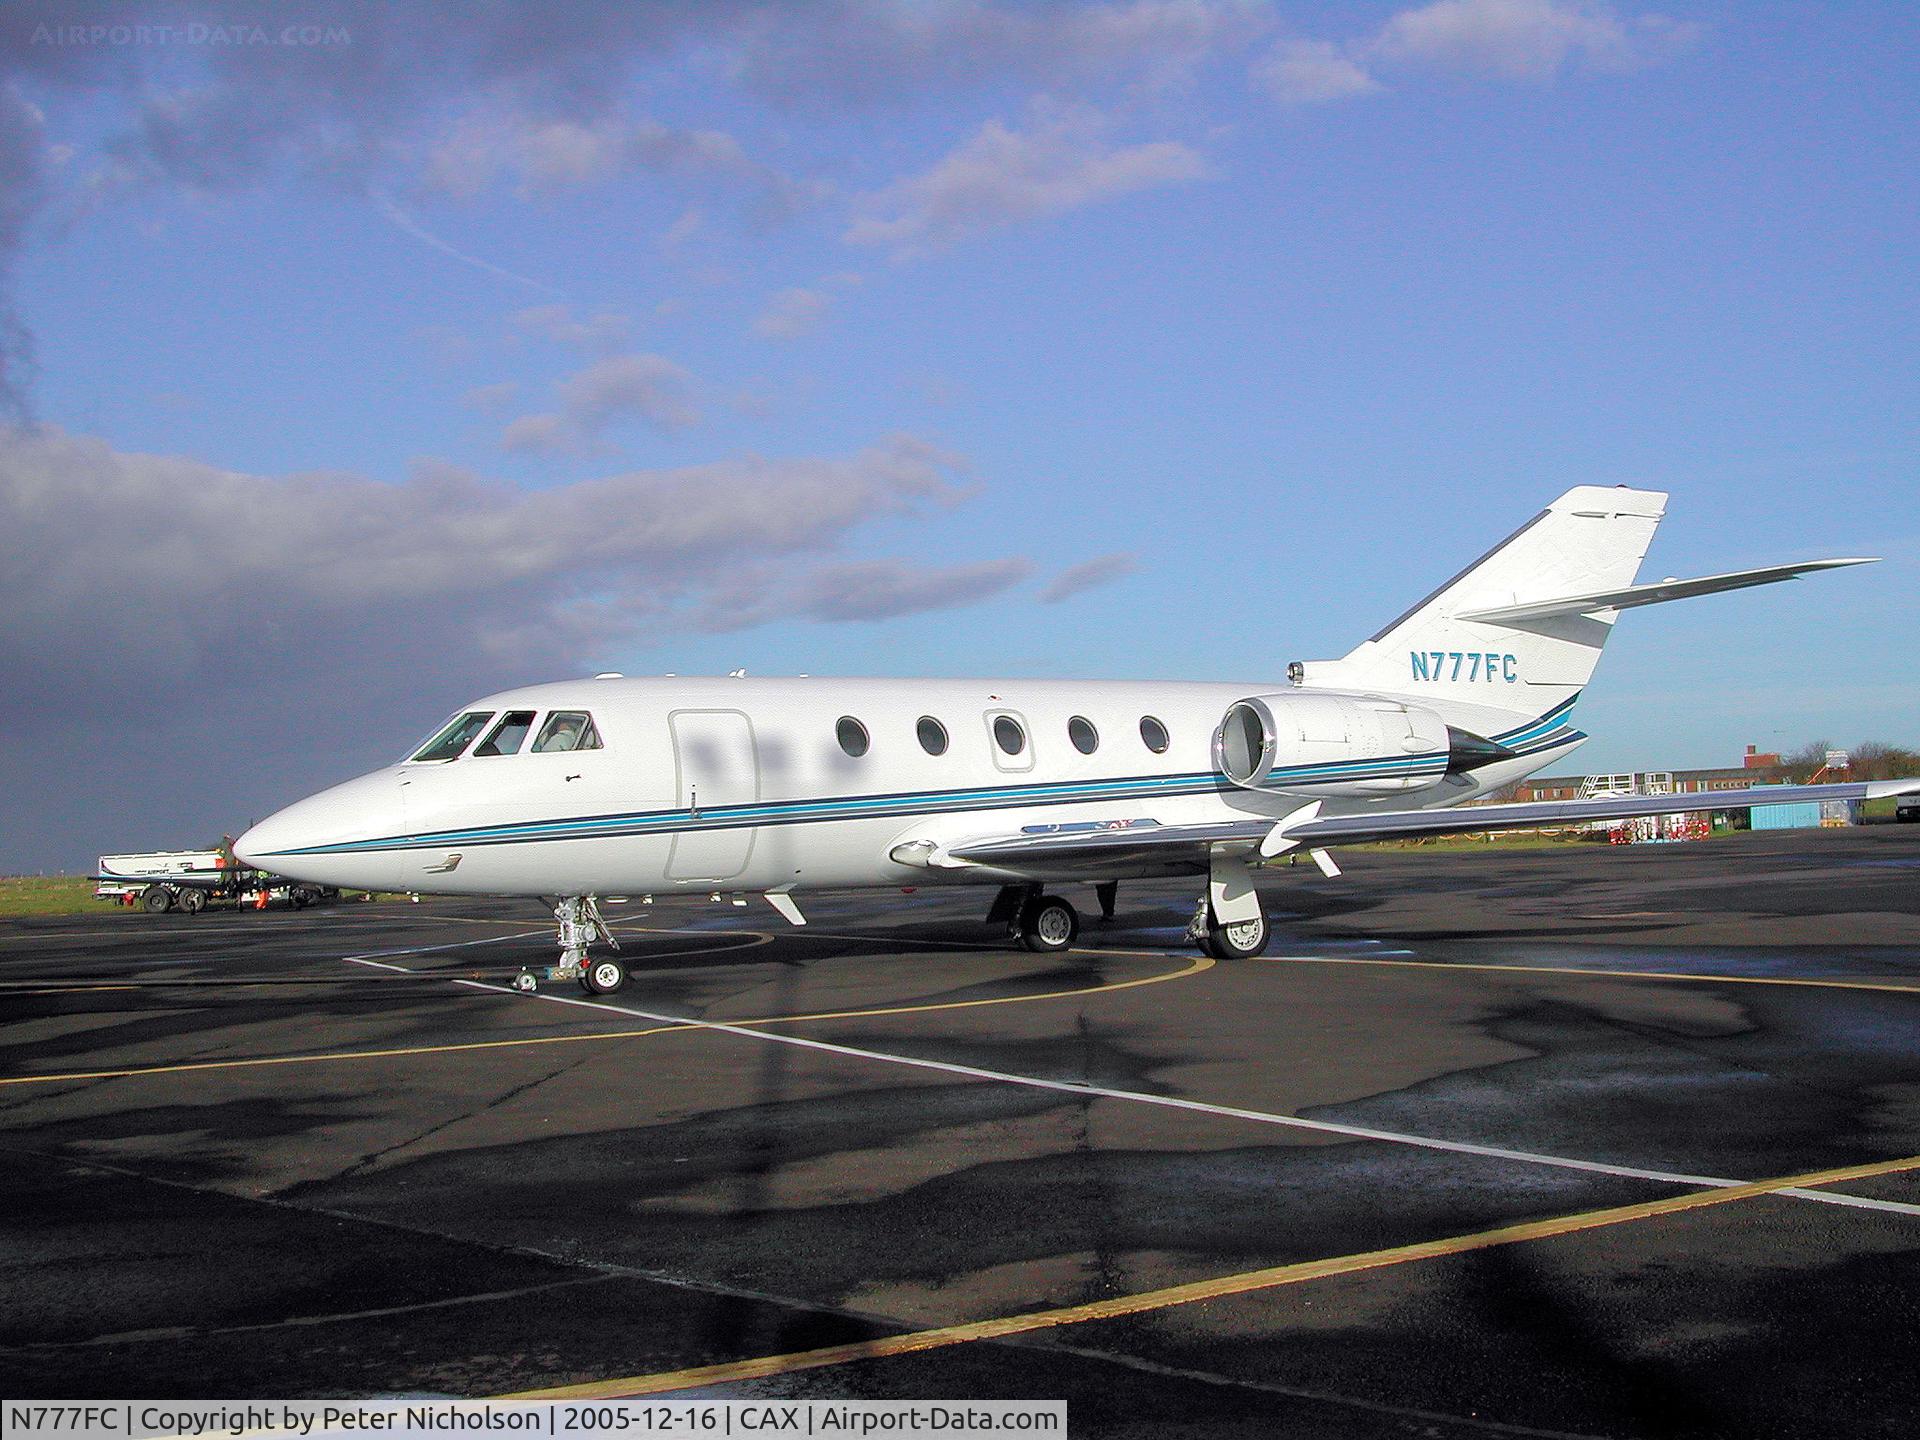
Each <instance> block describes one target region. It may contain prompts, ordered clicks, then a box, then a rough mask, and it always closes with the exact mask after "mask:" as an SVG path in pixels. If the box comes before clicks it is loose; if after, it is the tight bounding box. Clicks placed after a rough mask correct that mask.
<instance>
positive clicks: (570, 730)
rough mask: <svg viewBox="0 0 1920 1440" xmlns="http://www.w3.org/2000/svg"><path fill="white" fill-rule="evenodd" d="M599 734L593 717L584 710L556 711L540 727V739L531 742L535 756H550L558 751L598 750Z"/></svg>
mask: <svg viewBox="0 0 1920 1440" xmlns="http://www.w3.org/2000/svg"><path fill="white" fill-rule="evenodd" d="M599 748H600V732H599V731H598V730H597V729H595V728H594V724H593V716H591V715H589V714H587V712H586V711H584V710H556V711H554V712H553V714H551V715H549V716H548V717H547V723H546V724H544V725H542V726H541V727H540V738H539V739H537V740H535V741H534V742H533V753H534V754H536V755H546V754H551V753H552V752H554V751H558V750H598V749H599Z"/></svg>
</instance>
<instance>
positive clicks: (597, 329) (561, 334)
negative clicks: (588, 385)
mask: <svg viewBox="0 0 1920 1440" xmlns="http://www.w3.org/2000/svg"><path fill="white" fill-rule="evenodd" d="M508 320H509V323H511V324H512V325H513V327H514V328H515V329H516V330H519V331H520V332H521V333H522V334H526V335H537V336H539V337H540V338H541V339H543V340H550V341H552V342H553V343H554V344H556V345H565V346H568V347H569V348H571V349H575V350H585V351H588V352H604V351H608V350H618V349H619V348H620V347H621V346H622V345H624V344H626V343H627V338H628V337H629V336H630V335H631V334H632V333H633V317H632V316H630V315H622V314H620V313H619V312H617V311H613V310H603V311H601V312H600V313H599V314H597V315H588V316H576V315H575V314H574V313H573V307H572V306H571V305H568V304H565V303H564V302H562V303H556V304H553V305H534V306H530V307H529V308H527V309H525V310H517V311H515V312H514V313H513V314H512V315H511V316H509V317H508Z"/></svg>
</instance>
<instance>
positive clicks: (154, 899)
mask: <svg viewBox="0 0 1920 1440" xmlns="http://www.w3.org/2000/svg"><path fill="white" fill-rule="evenodd" d="M140 908H141V909H143V910H145V911H146V912H147V913H148V914H149V915H164V914H166V913H167V911H169V910H171V909H172V908H173V896H172V895H170V894H169V893H168V892H167V887H166V886H164V885H149V886H148V887H147V888H146V889H144V890H142V891H141V892H140Z"/></svg>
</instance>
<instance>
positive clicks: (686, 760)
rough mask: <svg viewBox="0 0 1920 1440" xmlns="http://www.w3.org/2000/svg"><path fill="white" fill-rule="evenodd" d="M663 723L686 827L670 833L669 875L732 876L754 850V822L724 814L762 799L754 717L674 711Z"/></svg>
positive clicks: (694, 877) (734, 712)
mask: <svg viewBox="0 0 1920 1440" xmlns="http://www.w3.org/2000/svg"><path fill="white" fill-rule="evenodd" d="M667 726H668V728H669V729H670V730H671V731H672V732H673V761H674V772H675V774H676V776H677V783H678V786H679V791H678V799H677V804H678V806H679V808H680V809H681V810H683V811H686V812H688V814H687V818H686V820H685V821H684V822H683V824H684V825H685V827H686V828H684V829H682V830H680V831H679V832H678V833H677V834H676V835H675V836H674V838H673V852H672V853H671V854H670V855H669V856H668V857H667V878H668V879H670V880H729V879H732V878H733V877H734V876H735V875H738V874H739V873H740V872H741V871H742V870H744V869H746V868H747V858H748V856H750V855H751V854H752V853H753V837H754V830H753V826H752V824H751V823H750V822H748V821H747V820H746V819H744V818H742V817H738V816H729V815H727V814H725V813H724V812H725V811H727V810H728V809H729V808H731V807H734V806H739V805H751V804H753V803H754V802H755V801H756V800H758V799H759V798H760V763H759V754H758V752H757V751H756V750H755V748H754V741H753V722H752V721H750V720H748V719H747V717H746V716H745V715H744V714H742V713H741V712H740V711H738V710H676V711H674V712H673V714H671V715H669V716H668V717H667ZM716 812H720V813H716Z"/></svg>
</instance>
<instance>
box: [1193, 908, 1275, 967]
mask: <svg viewBox="0 0 1920 1440" xmlns="http://www.w3.org/2000/svg"><path fill="white" fill-rule="evenodd" d="M1266 948H1267V917H1266V916H1265V915H1261V916H1258V917H1256V918H1255V919H1252V920H1242V921H1240V922H1239V923H1238V924H1235V925H1222V924H1221V923H1220V922H1219V921H1217V920H1215V921H1212V922H1210V923H1209V924H1208V926H1207V943H1206V951H1207V953H1208V954H1209V955H1211V956H1213V958H1214V959H1216V960H1250V959H1252V958H1253V957H1254V956H1255V955H1258V954H1260V953H1261V952H1262V951H1264V950H1265V949H1266Z"/></svg>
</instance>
